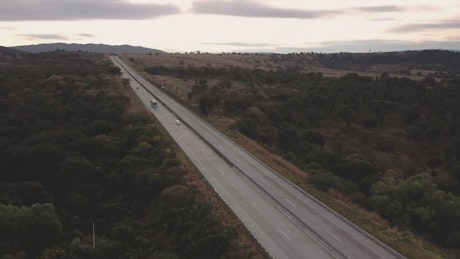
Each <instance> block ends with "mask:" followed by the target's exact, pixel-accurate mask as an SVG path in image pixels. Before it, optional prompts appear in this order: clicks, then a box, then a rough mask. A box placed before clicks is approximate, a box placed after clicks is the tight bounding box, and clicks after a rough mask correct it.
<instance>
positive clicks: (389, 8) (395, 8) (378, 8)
mask: <svg viewBox="0 0 460 259" xmlns="http://www.w3.org/2000/svg"><path fill="white" fill-rule="evenodd" d="M354 10H357V11H363V12H372V13H373V12H378V13H382V12H383V13H386V12H402V11H405V8H403V7H401V6H397V5H382V6H366V7H356V8H354Z"/></svg>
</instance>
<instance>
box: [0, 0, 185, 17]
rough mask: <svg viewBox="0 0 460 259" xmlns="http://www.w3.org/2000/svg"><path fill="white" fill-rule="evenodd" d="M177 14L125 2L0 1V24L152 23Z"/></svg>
mask: <svg viewBox="0 0 460 259" xmlns="http://www.w3.org/2000/svg"><path fill="white" fill-rule="evenodd" d="M179 12H180V10H179V8H178V7H176V6H174V5H170V4H144V3H142V4H141V3H129V2H127V1H125V0H33V1H30V0H14V1H0V21H56V20H65V21H70V20H102V19H135V20H141V19H151V18H156V17H159V16H164V15H173V14H178V13H179Z"/></svg>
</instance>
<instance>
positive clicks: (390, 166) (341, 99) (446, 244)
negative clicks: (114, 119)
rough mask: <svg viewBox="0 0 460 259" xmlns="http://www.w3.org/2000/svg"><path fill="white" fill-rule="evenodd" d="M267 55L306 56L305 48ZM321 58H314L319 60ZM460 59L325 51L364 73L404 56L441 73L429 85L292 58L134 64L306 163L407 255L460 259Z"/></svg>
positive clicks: (319, 188) (321, 192)
mask: <svg viewBox="0 0 460 259" xmlns="http://www.w3.org/2000/svg"><path fill="white" fill-rule="evenodd" d="M161 55H163V54H161ZM161 55H159V56H161ZM196 56H197V58H198V57H199V55H198V54H197V55H196ZM258 57H260V54H259V55H256V57H255V58H258ZM264 57H265V58H266V60H267V59H268V58H267V57H270V58H271V59H272V61H273V60H278V61H277V62H281V61H285V62H288V61H289V60H291V61H292V60H294V61H295V60H297V61H299V60H300V61H302V55H301V54H299V55H286V56H283V55H271V54H267V55H266V56H264ZM311 57H312V56H311V55H304V56H303V58H304V59H303V60H304V61H305V62H307V61H306V60H309V61H308V62H310V63H312V62H313V61H311ZM446 57H447V59H446ZM455 57H458V53H454V52H445V51H428V52H419V53H417V52H414V53H408V54H406V55H402V56H401V55H400V54H395V55H393V56H392V55H391V54H382V55H381V56H380V58H375V57H374V58H372V57H370V56H368V55H363V56H362V58H359V56H356V55H352V56H351V57H348V58H347V55H346V54H342V55H340V54H336V55H329V56H327V55H324V56H322V55H316V57H315V58H316V61H315V62H319V63H322V64H323V65H324V64H325V65H327V66H328V67H329V68H331V67H334V68H341V67H346V68H348V69H349V68H353V69H357V67H358V68H359V69H361V70H363V71H364V70H365V69H366V68H370V67H375V66H377V65H376V64H375V62H377V61H375V59H377V60H380V61H379V62H380V63H379V64H378V65H380V66H382V63H384V65H385V64H386V65H392V66H393V69H395V68H394V66H396V65H397V64H398V62H399V63H401V64H404V67H405V69H404V71H402V70H401V69H400V70H399V72H401V71H402V72H401V73H403V72H405V73H407V74H411V73H414V72H413V71H416V69H417V70H420V71H431V72H429V73H427V74H425V76H423V77H422V79H421V80H417V81H414V80H410V79H408V78H406V77H402V76H399V77H394V76H391V75H390V74H388V73H386V72H381V73H380V74H379V75H378V76H374V77H370V76H363V75H358V74H354V73H348V74H346V75H344V76H340V77H325V76H323V74H322V73H318V72H316V73H309V72H305V67H301V66H300V65H298V66H296V65H292V63H291V66H289V67H284V68H278V69H258V68H254V69H249V68H241V67H238V66H230V65H227V66H217V65H214V66H213V65H206V66H194V65H188V66H187V65H184V62H182V63H181V64H173V65H168V66H166V65H151V64H152V63H150V65H149V63H148V62H143V60H142V59H140V58H138V59H136V58H133V57H131V59H130V61H131V62H133V63H135V64H136V65H137V67H138V68H140V69H142V70H143V72H144V73H145V74H147V75H148V76H150V78H151V79H152V80H153V81H155V80H156V82H157V83H158V82H159V83H160V84H162V82H163V83H164V82H166V80H167V79H168V78H176V80H177V79H181V80H182V81H180V80H179V81H175V82H177V83H176V85H174V86H173V87H169V88H165V89H166V90H169V91H170V93H171V94H177V93H179V92H184V91H186V95H182V96H179V98H181V100H182V101H183V102H186V103H188V105H189V106H190V107H192V108H194V109H196V111H197V112H199V113H200V114H202V115H203V116H204V117H207V118H208V119H209V121H211V122H214V123H217V125H216V126H217V127H218V128H220V129H222V130H223V131H224V132H226V133H227V134H228V135H230V136H232V137H234V138H240V137H238V134H236V133H232V131H237V132H239V133H241V134H244V135H245V136H246V137H248V138H250V139H252V140H255V141H257V143H259V144H260V145H262V146H263V148H264V149H266V150H268V151H269V152H272V153H274V154H278V155H279V156H281V157H282V158H283V159H285V160H286V161H288V162H290V163H292V164H293V165H295V166H296V167H298V168H300V169H301V171H303V172H305V173H304V174H303V175H302V173H300V174H299V173H297V174H293V175H291V176H290V179H293V180H294V182H296V183H297V184H299V185H300V186H302V187H303V188H305V189H307V190H309V191H310V192H312V193H313V194H315V195H316V196H317V197H320V198H321V199H323V200H325V201H326V202H327V203H328V204H331V205H332V206H333V207H334V208H336V209H337V210H339V211H340V212H341V213H342V214H344V215H345V216H347V217H348V218H350V219H352V220H354V221H355V222H357V223H358V224H360V225H362V226H363V227H364V228H365V229H366V230H368V231H370V232H371V233H372V234H374V235H375V236H377V237H379V238H381V239H382V240H384V241H385V242H387V243H389V244H391V245H392V246H393V247H395V248H396V249H397V250H399V251H401V252H403V253H404V254H405V255H406V256H408V257H411V258H420V256H421V255H425V256H433V257H436V254H438V255H443V256H451V257H455V256H459V253H458V250H459V249H460V246H459V244H460V224H459V221H458V219H459V218H460V185H459V183H460V129H459V127H460V106H459V105H460V77H459V76H458V75H459V74H460V65H459V64H458V59H456V58H455ZM149 58H150V60H153V59H154V58H155V57H153V58H152V57H149ZM146 60H147V59H146ZM294 61H293V62H294ZM297 61H296V62H297ZM373 62H374V63H373ZM185 64H186V62H185ZM294 64H295V62H294ZM299 64H302V63H299ZM411 64H412V65H411ZM414 64H415V65H414ZM267 66H269V65H267ZM272 67H274V66H272ZM400 67H401V66H400ZM417 73H418V75H421V72H417ZM159 78H160V79H161V80H159ZM165 79H166V80H165ZM184 89H185V90H184ZM237 140H238V139H237ZM245 142H246V143H247V142H248V141H241V142H240V143H243V145H245ZM264 160H265V161H267V163H269V164H273V163H272V162H273V161H270V160H271V159H270V158H268V159H264ZM275 164H276V163H275ZM275 167H276V165H275ZM280 171H283V169H281V170H280ZM285 171H286V170H285ZM287 171H289V170H287ZM293 171H295V170H291V172H293ZM326 193H327V194H328V195H325V194H326ZM334 204H335V205H334ZM355 212H356V213H355ZM366 215H367V216H366ZM366 217H367V218H368V219H371V220H367V222H366V220H364V219H365V218H366ZM423 240H425V241H423ZM426 241H428V242H431V243H433V244H435V245H436V246H438V247H441V248H442V252H441V250H439V249H437V248H436V247H435V246H433V245H430V244H429V243H428V242H426ZM425 249H426V250H425ZM430 251H431V252H430Z"/></svg>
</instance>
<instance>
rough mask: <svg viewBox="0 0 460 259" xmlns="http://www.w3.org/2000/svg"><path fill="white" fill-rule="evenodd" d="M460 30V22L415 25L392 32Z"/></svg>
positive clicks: (395, 28) (406, 25) (401, 26)
mask: <svg viewBox="0 0 460 259" xmlns="http://www.w3.org/2000/svg"><path fill="white" fill-rule="evenodd" d="M445 29H460V20H459V21H442V22H438V23H413V24H405V25H400V26H397V27H394V28H391V29H390V30H389V31H390V32H418V31H425V30H445Z"/></svg>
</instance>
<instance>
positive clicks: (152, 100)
mask: <svg viewBox="0 0 460 259" xmlns="http://www.w3.org/2000/svg"><path fill="white" fill-rule="evenodd" d="M150 106H152V108H157V107H158V102H157V101H156V100H155V99H150Z"/></svg>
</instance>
